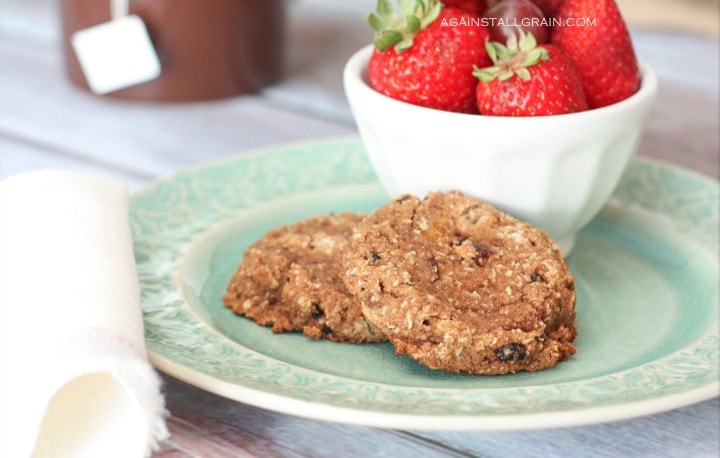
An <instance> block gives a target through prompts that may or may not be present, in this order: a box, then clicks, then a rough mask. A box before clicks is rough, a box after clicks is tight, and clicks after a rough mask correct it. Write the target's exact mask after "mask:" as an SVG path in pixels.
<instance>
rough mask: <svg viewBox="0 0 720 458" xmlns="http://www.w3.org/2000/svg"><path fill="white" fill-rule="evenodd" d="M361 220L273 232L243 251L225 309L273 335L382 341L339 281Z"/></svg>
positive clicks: (336, 218) (327, 219) (328, 220)
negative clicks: (291, 333)
mask: <svg viewBox="0 0 720 458" xmlns="http://www.w3.org/2000/svg"><path fill="white" fill-rule="evenodd" d="M361 219H362V216H360V215H357V214H354V213H341V214H338V215H323V216H317V217H313V218H309V219H306V220H304V221H300V222H297V223H295V224H292V225H289V226H283V227H279V228H276V229H273V230H271V231H269V232H268V233H266V234H265V235H264V236H263V237H262V238H260V239H259V240H258V241H257V242H255V243H254V244H252V245H250V246H249V247H248V248H247V250H246V251H245V254H244V257H243V261H242V263H241V264H240V266H239V267H238V269H237V271H236V272H235V274H234V275H233V277H232V279H231V280H230V284H229V285H228V288H227V293H226V294H225V295H224V296H223V301H224V302H225V305H226V306H227V307H229V308H231V309H232V310H233V312H235V313H236V314H238V315H244V316H246V317H248V318H251V319H253V320H254V321H256V322H257V323H258V324H261V325H264V326H271V327H272V330H273V331H274V332H287V331H302V332H303V333H304V334H305V335H307V336H309V337H311V338H314V339H320V338H325V339H330V340H334V341H338V342H352V343H364V342H379V341H384V340H386V339H385V337H384V335H383V334H382V332H381V331H380V330H379V329H377V328H376V327H375V326H373V325H371V324H369V323H368V322H367V321H366V320H365V319H364V318H363V316H362V313H361V311H360V307H359V305H358V304H357V302H356V299H355V297H354V296H352V295H351V294H350V293H349V292H348V290H347V288H346V287H345V285H344V283H343V282H342V280H341V279H340V276H339V275H340V271H341V269H342V264H341V261H342V256H343V253H344V251H345V249H346V248H347V246H348V243H349V238H350V235H351V233H352V226H353V225H354V224H357V223H358V222H359V221H360V220H361Z"/></svg>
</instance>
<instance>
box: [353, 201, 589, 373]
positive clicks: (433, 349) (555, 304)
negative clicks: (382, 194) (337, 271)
mask: <svg viewBox="0 0 720 458" xmlns="http://www.w3.org/2000/svg"><path fill="white" fill-rule="evenodd" d="M343 263H344V268H345V271H344V274H343V278H344V280H345V284H346V285H347V287H348V289H349V290H350V291H351V292H352V293H353V294H355V295H356V296H357V297H358V298H359V299H360V304H361V306H362V311H363V314H364V316H365V318H366V319H367V320H368V321H369V322H371V323H373V324H374V325H376V326H377V327H378V328H380V329H381V330H382V331H383V332H384V333H385V335H386V336H387V338H388V339H389V340H390V341H391V342H392V343H393V345H394V346H395V350H396V352H397V353H398V354H408V355H409V356H410V357H412V358H414V359H416V360H417V361H419V362H420V363H423V364H425V365H427V366H429V367H431V368H435V369H444V370H447V371H451V372H464V373H470V374H488V375H489V374H506V373H512V372H517V371H521V370H526V371H537V370H541V369H545V368H548V367H551V366H553V365H555V364H556V363H557V362H558V361H561V360H563V359H566V358H567V356H568V355H570V354H574V353H575V347H574V346H573V344H572V342H573V339H574V338H575V333H576V331H575V327H574V325H573V321H574V318H575V312H574V307H575V287H574V280H573V277H572V275H571V274H570V272H569V270H568V268H567V266H566V264H565V261H564V259H563V255H562V253H561V252H560V250H559V248H558V247H557V246H556V245H555V243H554V242H553V241H552V240H550V239H549V238H548V237H547V235H546V234H545V233H544V232H542V231H540V230H539V229H536V228H534V227H532V226H530V225H529V224H527V223H524V222H521V221H518V220H516V219H514V218H512V217H511V216H509V215H507V214H505V213H502V212H500V211H499V210H497V209H495V208H494V207H492V206H491V205H489V204H486V203H483V202H480V201H478V200H475V199H472V198H469V197H466V196H464V195H462V194H460V193H458V192H450V193H447V194H446V193H440V192H435V193H430V194H429V195H428V196H427V197H426V198H425V199H423V200H420V199H418V198H417V197H413V196H403V197H400V198H398V199H396V200H395V201H394V202H393V203H390V204H387V205H385V206H383V207H380V208H379V209H377V210H376V211H375V212H373V213H372V214H370V215H369V216H368V217H367V218H366V219H365V220H364V221H363V222H362V223H360V224H359V225H358V226H356V227H355V230H354V233H353V239H352V243H351V246H350V249H349V250H348V251H347V252H346V255H345V257H344V260H343Z"/></svg>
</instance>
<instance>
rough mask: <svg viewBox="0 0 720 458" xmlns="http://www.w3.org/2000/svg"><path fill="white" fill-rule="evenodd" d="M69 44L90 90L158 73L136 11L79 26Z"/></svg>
mask: <svg viewBox="0 0 720 458" xmlns="http://www.w3.org/2000/svg"><path fill="white" fill-rule="evenodd" d="M71 41H72V46H73V49H74V50H75V54H76V55H77V58H78V61H79V62H80V67H81V68H82V71H83V73H84V74H85V79H87V82H88V86H90V90H91V91H93V92H94V93H95V94H107V93H108V92H113V91H117V90H120V89H124V88H126V87H130V86H134V85H136V84H140V83H144V82H146V81H150V80H153V79H155V78H157V77H158V76H160V60H159V59H158V56H157V53H156V52H155V48H154V47H153V44H152V42H151V41H150V36H149V35H148V32H147V28H146V27H145V24H144V23H143V21H142V19H140V18H139V17H138V16H136V15H129V16H123V17H121V18H118V19H114V20H112V21H110V22H105V23H103V24H98V25H96V26H93V27H90V28H87V29H83V30H79V31H77V32H75V33H74V34H73V36H72V39H71Z"/></svg>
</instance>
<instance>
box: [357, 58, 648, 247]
mask: <svg viewBox="0 0 720 458" xmlns="http://www.w3.org/2000/svg"><path fill="white" fill-rule="evenodd" d="M371 53H372V46H367V47H365V48H363V49H361V50H359V51H358V52H357V53H355V54H354V55H353V56H352V57H351V58H350V60H349V61H348V62H347V64H346V66H345V70H344V75H343V77H344V84H345V93H346V95H347V98H348V101H349V102H350V107H351V108H352V112H353V115H354V116H355V121H356V123H357V127H358V130H359V132H360V137H361V138H362V141H363V144H364V147H365V149H366V151H367V154H368V156H369V158H370V161H371V163H372V165H373V167H374V169H375V172H376V174H377V176H378V178H379V179H380V182H381V183H382V185H383V187H384V188H385V190H386V191H387V192H388V193H389V194H390V195H391V196H396V195H400V194H404V193H411V194H415V195H418V196H421V197H422V196H424V195H425V194H426V193H427V192H428V191H433V190H443V191H448V190H451V189H457V190H459V191H460V192H463V193H465V194H468V195H471V196H474V197H477V198H480V199H483V200H485V201H487V202H490V203H492V204H493V205H495V206H496V207H498V208H500V209H502V210H504V211H506V212H508V213H510V214H511V215H513V216H515V217H517V218H520V219H523V220H525V221H528V222H530V223H532V224H534V225H536V226H538V227H539V228H541V229H544V230H545V231H547V232H548V234H549V235H550V236H551V237H553V238H554V239H555V240H556V241H557V243H558V244H559V245H560V248H561V249H562V250H563V252H564V253H565V255H568V254H569V253H570V251H571V250H572V247H573V245H574V243H575V237H576V235H577V232H578V231H579V230H580V229H581V228H582V227H583V226H585V225H586V224H587V223H588V222H589V221H590V220H591V219H592V218H593V217H594V216H595V215H596V214H597V213H598V211H599V210H600V209H601V208H602V206H603V205H604V204H605V202H606V201H607V199H608V198H609V196H610V194H611V193H612V191H613V189H614V188H615V186H616V185H617V183H618V181H619V180H620V178H621V176H622V173H623V171H624V170H625V167H626V166H627V164H628V162H629V160H630V158H631V157H632V155H633V154H634V153H635V151H636V150H637V146H638V144H639V142H640V138H641V136H642V132H643V128H644V126H645V122H646V121H647V118H648V116H649V115H650V111H651V108H652V105H653V102H654V100H655V97H656V94H657V77H656V76H655V73H654V72H653V70H652V68H650V67H649V66H648V65H646V64H644V63H642V62H641V64H640V70H641V72H642V86H641V88H640V90H639V91H638V92H637V93H636V94H634V95H633V96H632V97H630V98H628V99H626V100H624V101H622V102H619V103H616V104H614V105H611V106H607V107H604V108H599V109H595V110H589V111H584V112H580V113H573V114H566V115H556V116H542V117H522V118H520V117H517V118H509V117H500V116H480V115H468V114H459V113H451V112H445V111H440V110H433V109H429V108H423V107H419V106H415V105H411V104H409V103H405V102H401V101H397V100H394V99H391V98H390V97H387V96H385V95H382V94H380V93H379V92H376V91H375V90H373V89H372V88H371V87H370V85H369V84H368V77H367V64H368V61H369V59H370V55H371Z"/></svg>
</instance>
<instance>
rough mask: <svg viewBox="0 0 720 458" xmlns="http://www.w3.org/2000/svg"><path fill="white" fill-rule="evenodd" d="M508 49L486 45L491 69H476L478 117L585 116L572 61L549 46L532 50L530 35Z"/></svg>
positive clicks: (513, 38)
mask: <svg viewBox="0 0 720 458" xmlns="http://www.w3.org/2000/svg"><path fill="white" fill-rule="evenodd" d="M518 36H519V39H518V38H517V37H516V36H515V35H512V36H511V37H510V38H509V39H508V42H507V46H504V45H502V44H501V43H497V42H488V44H487V50H488V54H489V55H490V57H491V58H492V61H493V63H494V64H495V65H494V66H492V67H488V68H484V69H476V70H475V72H474V74H475V76H476V77H477V78H478V79H479V80H480V81H479V82H478V85H477V104H478V109H479V110H480V114H483V115H494V116H545V115H553V114H563V113H574V112H576V111H583V110H587V109H588V106H587V101H586V100H585V95H584V94H583V88H582V83H581V82H580V75H579V74H578V72H577V69H576V68H575V66H574V65H573V63H572V61H570V59H569V58H568V57H567V56H566V55H565V54H564V53H563V52H562V51H561V50H559V49H558V48H556V47H555V46H553V45H543V46H537V43H536V41H535V38H534V37H533V36H532V34H525V33H524V32H522V30H521V31H519V35H518Z"/></svg>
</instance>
